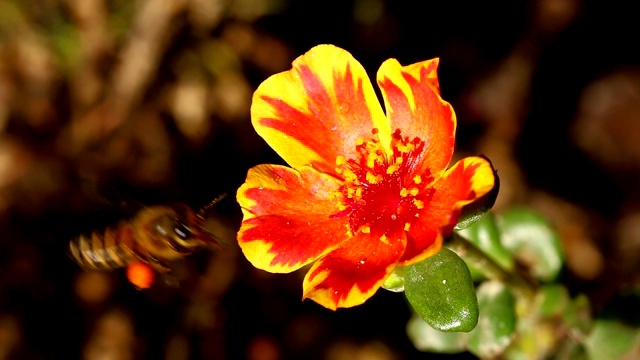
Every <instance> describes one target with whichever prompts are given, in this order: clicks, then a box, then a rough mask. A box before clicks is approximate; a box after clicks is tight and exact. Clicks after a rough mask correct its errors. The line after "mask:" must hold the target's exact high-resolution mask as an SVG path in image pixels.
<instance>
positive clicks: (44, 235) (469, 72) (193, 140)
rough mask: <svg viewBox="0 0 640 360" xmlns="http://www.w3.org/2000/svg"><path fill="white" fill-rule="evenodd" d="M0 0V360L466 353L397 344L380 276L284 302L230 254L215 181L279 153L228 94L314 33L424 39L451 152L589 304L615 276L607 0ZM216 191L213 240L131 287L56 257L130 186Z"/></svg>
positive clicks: (638, 241) (137, 196)
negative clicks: (479, 168) (535, 226)
mask: <svg viewBox="0 0 640 360" xmlns="http://www.w3.org/2000/svg"><path fill="white" fill-rule="evenodd" d="M0 1H1V2H0V359H4V358H9V359H74V358H85V359H98V358H100V359H161V358H164V359H242V358H247V359H279V358H281V359H414V358H472V356H471V355H468V354H462V355H434V354H428V353H422V352H419V351H418V350H416V349H415V348H414V347H413V345H412V344H411V342H410V341H409V340H408V338H407V336H406V333H405V326H406V322H407V320H408V318H409V316H410V312H409V310H408V308H407V305H406V303H405V301H404V297H403V296H402V295H401V294H395V293H391V292H387V291H385V290H380V291H379V292H378V293H377V294H376V295H375V296H374V297H373V298H372V299H371V300H370V301H368V302H367V303H366V304H364V305H362V306H358V307H356V308H352V309H341V310H338V311H336V312H332V311H329V310H326V309H324V308H321V307H320V306H318V305H317V304H315V303H313V302H311V301H305V302H301V301H300V298H301V294H302V290H301V283H302V277H303V276H304V273H303V272H299V273H294V274H289V275H276V274H268V273H265V272H262V271H260V270H256V269H253V268H252V267H251V266H250V264H249V263H248V262H247V261H246V260H245V259H244V257H243V256H242V254H241V253H240V252H239V249H238V247H237V244H236V243H235V232H236V231H237V229H238V226H239V223H240V220H241V214H240V211H239V208H238V206H237V204H236V202H235V192H236V189H237V188H238V186H240V185H241V184H242V182H243V181H244V178H245V176H246V172H247V170H248V169H249V168H250V167H251V166H254V165H257V164H260V163H282V160H280V159H279V158H278V157H277V155H276V154H275V153H274V152H273V151H272V150H271V149H270V148H269V147H268V146H267V145H266V144H265V143H264V142H263V141H262V139H261V138H259V137H258V136H257V135H256V134H255V133H254V132H253V129H252V128H251V125H250V119H249V106H250V99H251V93H252V92H253V90H254V89H255V87H256V86H257V85H258V84H259V83H260V82H261V81H263V80H264V79H265V78H266V77H268V76H269V75H271V74H274V73H276V72H280V71H284V70H287V69H288V68H289V67H290V63H291V61H292V60H293V59H294V58H295V57H297V56H299V55H301V54H303V53H304V52H306V51H307V50H309V49H310V48H311V47H313V46H314V45H317V44H321V43H331V44H335V45H337V46H340V47H342V48H344V49H346V50H348V51H349V52H351V53H352V54H353V55H354V57H355V58H356V59H358V60H359V61H360V62H361V63H362V64H363V65H364V66H365V68H366V69H367V71H368V72H369V74H370V76H371V77H372V78H374V77H375V72H376V71H377V68H378V66H379V65H380V64H381V63H382V62H383V61H384V60H385V59H387V58H391V57H394V58H397V59H398V60H399V61H400V63H402V64H404V65H408V64H411V63H414V62H417V61H421V60H425V59H429V58H433V57H440V58H441V61H440V64H441V65H440V70H439V78H440V86H441V91H442V95H443V98H444V99H446V100H448V101H450V102H451V103H452V104H453V106H454V109H456V113H457V116H458V130H457V150H458V153H457V154H458V156H463V155H467V154H476V153H484V154H486V155H487V156H489V157H490V158H491V159H492V161H493V162H494V165H495V166H496V168H497V169H498V172H499V174H500V177H501V180H502V184H503V187H502V190H501V194H500V196H499V198H498V201H497V203H496V207H495V211H496V212H499V211H501V210H504V209H508V208H509V207H511V206H515V205H527V206H531V207H533V208H535V209H537V210H539V211H541V212H542V213H543V214H545V216H547V217H548V218H549V219H550V220H551V221H552V223H553V224H554V226H556V228H557V229H558V231H559V232H560V234H561V236H562V239H563V245H564V248H565V251H566V257H567V267H566V269H565V270H564V271H563V275H562V280H563V281H564V282H565V283H566V284H567V285H568V286H569V288H570V290H571V291H572V293H578V292H584V293H586V294H587V295H588V296H589V297H590V298H591V299H592V302H593V304H594V310H595V311H597V310H598V309H599V308H601V307H602V306H603V305H604V304H605V303H607V302H608V301H609V300H610V299H611V298H612V297H613V296H615V295H616V294H618V293H620V292H621V291H624V290H628V289H634V288H636V289H637V284H638V280H639V276H638V275H639V272H638V260H640V255H639V254H640V233H639V231H638V230H637V229H638V228H640V206H639V204H640V203H639V200H640V196H639V195H640V192H639V191H638V186H637V184H638V180H639V179H640V176H639V175H640V166H638V165H639V164H640V123H639V122H638V120H639V117H640V115H639V114H640V105H639V104H640V67H639V66H638V65H639V64H640V58H639V56H638V52H637V37H638V34H640V28H639V27H640V23H638V22H637V19H636V16H635V13H634V11H632V9H631V5H630V4H629V3H628V2H623V1H617V2H610V1H607V2H605V1H580V0H559V1H554V0H537V1H525V2H466V1H438V2H435V1H425V2H421V3H420V6H418V3H417V2H410V1H390V0H356V1H337V0H327V1H294V0H267V1H258V0H229V1H217V0H175V1H159V0H157V1H156V0H147V1H143V0H139V1H124V0H111V1H107V0H93V1H81V0H66V1H65V0H60V1H55V0H48V1H33V2H31V1H26V2H21V1H17V0H0ZM221 193H227V194H228V196H227V197H226V198H225V199H224V200H223V201H221V202H220V203H219V204H217V205H216V206H215V208H214V209H213V211H212V213H211V214H210V215H211V216H210V219H209V222H208V223H207V226H208V229H210V230H211V231H212V232H214V233H215V234H216V235H217V236H219V237H220V239H221V240H222V241H223V245H222V246H221V247H220V248H219V249H212V250H209V249H205V250H203V251H201V252H198V253H196V254H194V255H193V256H191V257H189V258H188V259H186V260H185V261H184V262H181V263H179V264H176V269H175V270H174V271H173V272H172V274H171V275H170V276H167V277H163V276H160V277H159V278H158V279H157V282H156V284H155V285H154V287H153V288H152V289H150V290H146V291H138V290H136V289H135V288H134V287H133V286H132V285H131V284H129V283H128V282H127V280H126V277H125V276H124V271H123V270H115V271H112V272H105V273H85V272H83V271H82V270H81V269H80V268H79V267H78V266H77V264H75V263H74V262H73V261H72V260H71V259H70V258H69V257H68V256H67V254H66V249H67V246H68V242H69V240H70V239H73V238H75V237H77V236H79V235H80V234H82V233H87V232H90V231H92V230H100V229H103V228H104V227H106V226H109V225H112V224H115V223H116V222H117V221H118V220H121V219H127V218H129V217H131V216H132V215H133V214H135V212H136V211H137V210H139V209H140V208H141V207H143V206H149V205H153V204H160V203H171V202H185V203H187V204H189V205H190V206H192V207H193V208H194V209H198V208H200V207H201V206H203V205H205V204H207V203H208V202H209V201H211V199H213V198H215V197H216V196H218V195H219V194H221ZM97 354H100V356H105V357H99V356H98V355H97Z"/></svg>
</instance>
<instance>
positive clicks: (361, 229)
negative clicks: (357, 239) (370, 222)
mask: <svg viewBox="0 0 640 360" xmlns="http://www.w3.org/2000/svg"><path fill="white" fill-rule="evenodd" d="M360 231H362V233H363V234H368V233H370V232H371V228H370V227H369V226H366V225H365V226H363V227H361V228H360Z"/></svg>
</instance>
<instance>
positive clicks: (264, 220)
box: [237, 165, 348, 273]
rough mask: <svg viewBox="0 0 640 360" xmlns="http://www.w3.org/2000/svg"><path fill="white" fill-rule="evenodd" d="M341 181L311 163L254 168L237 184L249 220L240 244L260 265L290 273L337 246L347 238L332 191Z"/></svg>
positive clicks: (241, 231) (250, 259)
mask: <svg viewBox="0 0 640 360" xmlns="http://www.w3.org/2000/svg"><path fill="white" fill-rule="evenodd" d="M338 186H339V183H337V182H336V180H335V178H333V177H331V176H328V175H326V174H322V173H319V172H317V171H315V170H314V169H312V168H310V167H302V168H301V169H300V171H299V172H298V171H296V170H293V169H291V168H289V167H284V166H278V165H259V166H256V167H254V168H252V169H250V170H249V173H248V175H247V180H246V182H245V183H244V184H243V185H242V186H241V187H240V189H238V194H237V200H238V203H239V204H240V206H241V207H242V212H243V214H244V220H243V222H242V225H241V227H240V231H239V232H238V243H239V245H240V247H241V249H242V251H243V252H244V255H245V256H246V258H247V259H248V260H249V261H250V262H251V263H252V264H253V265H254V266H255V267H257V268H259V269H263V270H267V271H269V272H274V273H282V272H291V271H294V270H297V269H299V268H300V267H302V266H304V265H306V264H309V263H310V262H312V261H314V260H316V259H317V258H319V257H321V256H323V255H325V254H326V253H328V252H329V251H331V250H333V249H335V248H336V247H338V246H339V245H340V244H342V243H343V242H344V241H345V240H346V239H347V225H346V224H347V221H348V219H347V217H340V218H333V217H331V215H332V214H336V213H338V212H339V211H340V210H339V209H338V208H337V205H336V201H335V200H333V198H332V196H333V194H334V192H335V191H337V189H338Z"/></svg>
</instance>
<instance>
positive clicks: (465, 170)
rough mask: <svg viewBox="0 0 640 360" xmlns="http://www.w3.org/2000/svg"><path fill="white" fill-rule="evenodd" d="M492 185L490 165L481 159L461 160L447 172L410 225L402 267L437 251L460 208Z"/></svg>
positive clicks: (456, 218)
mask: <svg viewBox="0 0 640 360" xmlns="http://www.w3.org/2000/svg"><path fill="white" fill-rule="evenodd" d="M494 181H495V178H494V172H493V168H492V166H491V164H490V163H489V162H488V161H487V160H485V159H483V158H481V157H468V158H464V159H462V160H460V161H458V162H457V163H456V164H455V165H454V166H452V167H451V168H450V169H448V170H447V171H446V172H445V174H444V175H443V177H442V178H440V179H439V180H437V182H436V183H434V185H433V186H434V188H435V192H434V194H433V197H432V198H431V202H430V203H429V204H427V206H426V207H425V209H424V211H422V212H421V213H420V217H419V218H418V221H416V222H415V223H414V224H412V225H411V231H410V232H409V234H408V236H407V237H408V239H407V249H406V250H405V253H404V255H403V256H402V258H401V260H400V262H401V264H402V265H409V264H413V263H416V262H418V261H420V260H423V259H425V258H427V257H429V256H431V255H433V254H435V253H437V252H438V251H440V248H441V246H442V238H443V236H444V237H447V236H449V235H451V232H452V231H453V227H454V226H455V225H456V223H457V222H458V219H459V218H460V210H461V209H462V207H463V206H465V205H467V204H469V203H471V202H473V201H475V200H477V199H478V198H480V197H482V196H484V195H485V194H486V193H488V192H489V191H491V189H493V185H494Z"/></svg>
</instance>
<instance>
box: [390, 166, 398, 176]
mask: <svg viewBox="0 0 640 360" xmlns="http://www.w3.org/2000/svg"><path fill="white" fill-rule="evenodd" d="M396 171H398V165H396V164H391V165H389V167H388V168H387V175H391V174H393V173H394V172H396Z"/></svg>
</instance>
